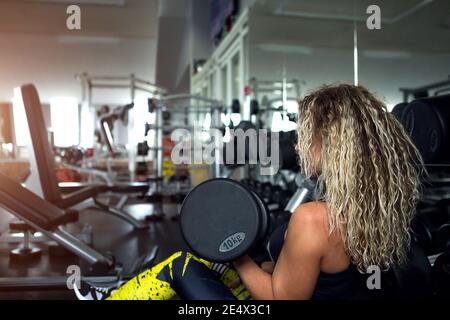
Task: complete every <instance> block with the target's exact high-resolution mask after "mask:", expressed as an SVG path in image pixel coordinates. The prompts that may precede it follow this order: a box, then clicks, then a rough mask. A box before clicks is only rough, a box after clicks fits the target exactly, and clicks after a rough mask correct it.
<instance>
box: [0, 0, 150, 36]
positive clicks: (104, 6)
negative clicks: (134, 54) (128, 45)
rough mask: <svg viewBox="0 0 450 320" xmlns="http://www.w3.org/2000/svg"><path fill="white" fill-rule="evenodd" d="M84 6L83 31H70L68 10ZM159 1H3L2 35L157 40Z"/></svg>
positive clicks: (1, 8)
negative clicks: (20, 34) (80, 36)
mask: <svg viewBox="0 0 450 320" xmlns="http://www.w3.org/2000/svg"><path fill="white" fill-rule="evenodd" d="M73 2H76V3H79V4H80V8H81V19H82V20H81V21H82V30H80V31H70V30H67V28H66V19H67V17H68V15H67V14H66V8H67V6H68V5H69V4H71V3H73ZM158 2H159V1H158V0H81V1H68V0H0V17H1V19H0V32H1V33H23V34H47V35H48V34H57V35H61V34H65V35H77V34H78V35H83V36H97V37H118V38H156V37H157V35H158V32H157V30H158Z"/></svg>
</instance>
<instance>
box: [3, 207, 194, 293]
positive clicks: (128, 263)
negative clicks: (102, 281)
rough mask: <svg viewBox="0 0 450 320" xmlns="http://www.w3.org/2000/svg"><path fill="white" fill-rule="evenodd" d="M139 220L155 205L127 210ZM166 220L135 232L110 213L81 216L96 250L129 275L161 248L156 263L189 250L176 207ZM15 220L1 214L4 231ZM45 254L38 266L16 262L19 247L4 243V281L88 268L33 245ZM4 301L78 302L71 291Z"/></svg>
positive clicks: (90, 210) (89, 212)
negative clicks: (13, 258)
mask: <svg viewBox="0 0 450 320" xmlns="http://www.w3.org/2000/svg"><path fill="white" fill-rule="evenodd" d="M125 209H126V210H127V211H128V212H130V213H131V214H132V215H133V216H135V217H142V216H143V215H147V214H151V213H152V211H153V205H152V204H142V203H137V204H133V203H132V202H131V203H130V205H129V207H127V208H125ZM163 211H164V213H165V217H164V218H163V219H162V220H160V221H157V222H151V223H150V224H149V225H150V226H149V228H148V229H145V230H133V228H132V226H130V225H129V224H127V223H125V222H123V221H122V220H119V219H117V218H116V217H112V216H111V215H109V214H108V213H105V212H103V211H100V210H97V209H95V208H88V209H85V210H82V211H81V212H80V223H88V224H90V225H91V226H92V228H93V246H94V248H95V249H97V250H98V251H100V252H102V253H111V254H112V255H114V257H115V258H116V261H118V262H120V263H121V264H123V268H124V271H125V272H124V273H125V274H127V273H128V272H129V271H130V270H131V268H132V267H133V265H134V263H135V262H136V261H137V259H138V258H139V257H141V256H142V255H144V254H146V253H147V252H148V251H149V250H151V249H152V247H153V246H155V245H157V246H158V247H159V251H158V254H157V257H156V260H155V262H156V263H157V262H159V261H162V260H164V259H166V258H167V257H169V256H170V254H172V253H173V252H175V251H179V250H185V249H186V248H187V247H186V245H185V243H184V241H183V239H182V236H181V233H180V230H179V224H178V222H177V221H176V220H175V219H173V218H174V217H176V215H177V211H178V206H177V205H176V204H170V203H168V204H164V205H163ZM12 218H13V216H11V215H9V214H8V213H5V212H1V213H0V221H1V222H0V225H1V227H2V230H5V229H7V225H8V223H7V222H8V221H9V220H10V219H12ZM33 245H34V246H36V247H40V248H41V249H42V250H43V254H42V257H41V259H40V260H39V261H37V262H34V263H17V262H12V261H11V260H10V258H9V250H10V249H12V248H14V247H17V245H16V244H14V245H13V244H8V243H5V242H3V243H0V274H1V275H2V277H23V276H32V277H44V276H65V275H66V274H65V272H66V268H67V266H68V265H71V264H75V265H80V266H82V268H83V266H84V265H85V264H84V263H82V262H81V261H79V259H78V258H77V257H75V256H73V255H70V254H69V255H68V256H63V257H49V255H48V254H47V251H48V249H47V245H45V244H44V243H42V244H33ZM0 299H23V300H25V299H39V300H42V299H66V300H70V299H76V297H75V295H74V294H73V292H72V291H70V290H61V291H60V290H57V291H55V290H43V291H29V290H27V291H25V290H20V291H9V290H8V291H1V290H0Z"/></svg>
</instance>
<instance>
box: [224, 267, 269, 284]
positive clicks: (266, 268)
mask: <svg viewBox="0 0 450 320" xmlns="http://www.w3.org/2000/svg"><path fill="white" fill-rule="evenodd" d="M261 269H262V270H263V271H264V272H266V273H268V274H272V273H273V270H274V269H275V263H273V262H272V261H264V262H263V263H261ZM240 285H241V278H237V279H235V280H233V281H232V282H231V283H230V284H229V285H228V287H229V288H230V289H236V288H237V287H239V286H240Z"/></svg>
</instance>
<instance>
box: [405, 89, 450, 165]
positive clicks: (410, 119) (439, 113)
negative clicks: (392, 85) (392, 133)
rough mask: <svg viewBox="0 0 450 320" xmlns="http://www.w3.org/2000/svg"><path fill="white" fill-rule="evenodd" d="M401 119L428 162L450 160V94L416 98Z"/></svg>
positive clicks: (434, 162)
mask: <svg viewBox="0 0 450 320" xmlns="http://www.w3.org/2000/svg"><path fill="white" fill-rule="evenodd" d="M401 122H402V124H403V126H404V128H405V130H406V132H407V133H408V135H409V136H410V137H411V139H412V141H413V142H414V144H415V145H416V147H417V148H418V149H419V151H420V152H421V154H422V157H423V159H424V161H425V163H427V164H436V163H438V164H440V163H446V162H449V161H450V149H449V148H448V146H449V145H450V131H449V127H448V124H449V123H450V95H443V96H435V97H429V98H423V99H417V100H414V101H412V102H411V103H409V104H408V105H407V106H406V107H404V110H403V112H402V115H401Z"/></svg>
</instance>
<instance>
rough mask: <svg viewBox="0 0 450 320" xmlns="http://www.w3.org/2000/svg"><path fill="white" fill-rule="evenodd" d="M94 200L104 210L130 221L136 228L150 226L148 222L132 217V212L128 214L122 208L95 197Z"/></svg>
mask: <svg viewBox="0 0 450 320" xmlns="http://www.w3.org/2000/svg"><path fill="white" fill-rule="evenodd" d="M94 202H95V204H96V205H97V206H98V207H99V208H100V209H103V210H105V211H107V212H108V213H110V214H112V215H114V216H116V217H118V218H120V219H122V220H124V221H126V222H128V223H129V224H131V225H132V226H133V227H135V228H136V229H146V228H148V227H149V225H148V224H147V223H145V222H143V221H140V220H137V219H136V218H134V217H132V216H131V215H130V214H128V213H126V212H124V211H122V210H119V209H117V208H114V207H110V206H107V205H105V204H104V203H102V202H101V201H99V200H98V199H97V198H95V197H94Z"/></svg>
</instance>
